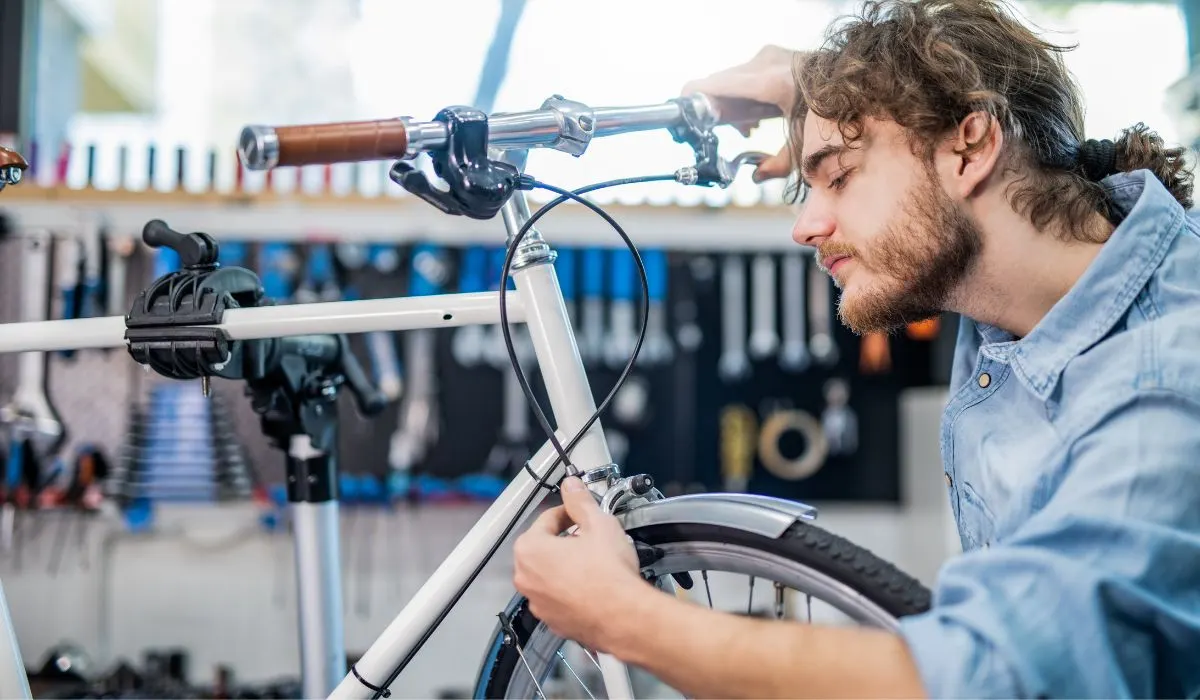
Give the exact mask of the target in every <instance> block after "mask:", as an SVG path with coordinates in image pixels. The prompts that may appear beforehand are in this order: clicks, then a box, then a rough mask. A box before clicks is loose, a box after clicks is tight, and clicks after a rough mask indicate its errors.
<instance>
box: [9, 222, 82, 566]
mask: <svg viewBox="0 0 1200 700" xmlns="http://www.w3.org/2000/svg"><path fill="white" fill-rule="evenodd" d="M19 245H20V251H21V252H20V255H21V275H22V282H21V320H22V321H45V320H48V319H49V317H50V295H51V290H52V289H53V288H54V281H53V276H52V271H53V269H54V262H53V259H52V254H51V253H52V251H51V246H52V239H51V236H50V234H49V232H46V231H41V230H36V231H29V232H26V233H25V234H24V235H23V236H22V237H21V238H20V239H19ZM18 362H19V365H18V375H17V387H16V390H15V391H14V392H13V396H12V398H11V400H10V401H9V402H8V403H7V404H5V405H3V406H0V435H3V436H4V439H5V442H6V444H7V446H8V447H7V449H6V452H7V458H8V461H7V463H6V471H5V475H6V484H7V486H8V488H7V490H6V498H5V503H6V505H5V507H4V514H3V517H0V540H2V541H4V542H7V543H9V544H11V542H12V540H13V537H14V529H15V527H16V513H15V507H16V505H17V503H15V502H14V501H13V499H14V498H15V497H16V494H17V491H18V487H19V486H20V485H21V484H22V483H25V484H26V485H27V487H28V489H32V490H34V491H36V490H37V488H38V482H39V480H40V478H41V476H42V472H43V468H42V465H43V464H45V463H48V462H49V461H51V459H52V458H53V456H54V455H55V454H56V453H57V452H58V450H59V449H60V448H61V447H62V445H63V443H64V442H65V441H66V439H67V432H66V430H65V429H64V427H63V424H62V420H61V419H60V417H59V415H58V412H57V411H56V410H55V409H54V407H53V405H52V404H51V402H50V398H49V396H48V394H47V378H46V367H47V355H46V353H43V352H26V353H21V355H20V359H19V360H18ZM26 494H27V496H28V495H30V494H29V492H28V490H27V491H26Z"/></svg>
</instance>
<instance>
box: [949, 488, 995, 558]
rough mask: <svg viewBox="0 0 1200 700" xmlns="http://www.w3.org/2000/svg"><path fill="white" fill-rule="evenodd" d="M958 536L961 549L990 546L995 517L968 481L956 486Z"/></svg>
mask: <svg viewBox="0 0 1200 700" xmlns="http://www.w3.org/2000/svg"><path fill="white" fill-rule="evenodd" d="M957 500H958V536H959V539H960V540H962V547H963V551H970V550H973V549H978V548H980V547H988V546H991V543H992V538H993V537H994V535H995V532H996V519H995V517H994V516H993V515H992V511H991V509H989V508H988V506H987V504H986V503H984V501H983V499H982V498H981V497H980V496H979V494H977V493H976V492H975V489H973V488H971V484H970V483H968V482H965V481H964V482H961V483H960V484H959V487H958V499H957Z"/></svg>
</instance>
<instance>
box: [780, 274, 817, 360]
mask: <svg viewBox="0 0 1200 700" xmlns="http://www.w3.org/2000/svg"><path fill="white" fill-rule="evenodd" d="M804 267H805V265H804V257H803V254H801V253H799V252H789V253H787V254H785V255H784V256H783V344H782V345H781V346H780V348H779V366H780V367H781V368H783V369H784V370H785V371H788V372H797V373H798V372H803V371H804V370H806V369H808V366H809V364H810V362H811V358H810V357H809V354H808V331H807V329H806V325H807V324H805V314H806V313H807V312H808V308H807V305H806V304H805V299H804Z"/></svg>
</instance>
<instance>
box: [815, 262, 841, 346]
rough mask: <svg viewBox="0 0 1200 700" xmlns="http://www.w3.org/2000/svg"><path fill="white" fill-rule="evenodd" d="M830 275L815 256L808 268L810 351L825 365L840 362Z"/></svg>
mask: <svg viewBox="0 0 1200 700" xmlns="http://www.w3.org/2000/svg"><path fill="white" fill-rule="evenodd" d="M829 285H830V281H829V276H828V275H826V274H825V273H824V272H822V271H821V268H820V267H818V265H817V259H816V256H813V259H812V266H811V267H810V268H809V270H808V304H809V306H808V317H809V318H810V319H811V320H812V326H813V328H812V331H813V334H812V338H810V339H809V351H810V352H811V353H812V356H813V359H814V360H816V361H817V363H818V364H820V365H821V366H823V367H832V366H834V365H836V364H837V363H838V347H837V341H836V340H835V339H834V336H833V319H832V309H831V306H832V305H831V304H830V299H829Z"/></svg>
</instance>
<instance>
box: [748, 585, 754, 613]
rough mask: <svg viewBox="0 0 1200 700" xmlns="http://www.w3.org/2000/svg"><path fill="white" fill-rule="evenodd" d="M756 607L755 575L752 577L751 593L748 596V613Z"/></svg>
mask: <svg viewBox="0 0 1200 700" xmlns="http://www.w3.org/2000/svg"><path fill="white" fill-rule="evenodd" d="M753 609H754V577H753V576H751V577H750V595H748V596H746V614H747V615H749V614H750V612H751V611H752V610H753Z"/></svg>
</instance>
